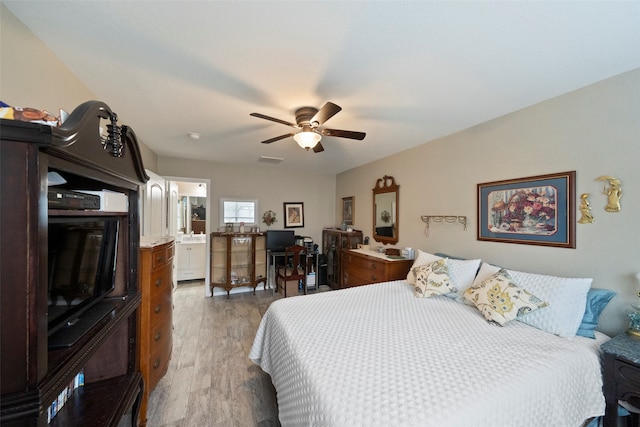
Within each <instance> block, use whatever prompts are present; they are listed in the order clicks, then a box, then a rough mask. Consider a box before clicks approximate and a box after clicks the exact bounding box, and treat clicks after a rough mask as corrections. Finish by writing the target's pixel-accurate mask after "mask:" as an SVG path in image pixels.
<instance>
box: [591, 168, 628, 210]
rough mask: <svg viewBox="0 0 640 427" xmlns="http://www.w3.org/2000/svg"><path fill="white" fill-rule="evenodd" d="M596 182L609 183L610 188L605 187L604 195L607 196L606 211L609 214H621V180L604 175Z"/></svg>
mask: <svg viewBox="0 0 640 427" xmlns="http://www.w3.org/2000/svg"><path fill="white" fill-rule="evenodd" d="M596 181H607V182H609V187H608V188H607V187H606V186H605V187H604V190H603V191H602V194H605V195H606V196H607V206H605V208H604V210H605V211H607V212H620V197H622V186H621V183H620V180H619V179H617V178H614V177H612V176H606V175H603V176H601V177H598V178H596Z"/></svg>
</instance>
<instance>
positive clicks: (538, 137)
mask: <svg viewBox="0 0 640 427" xmlns="http://www.w3.org/2000/svg"><path fill="white" fill-rule="evenodd" d="M638 94H640V69H636V70H633V71H630V72H627V73H625V74H622V75H620V76H617V77H615V78H611V79H608V80H605V81H603V82H600V83H597V84H594V85H591V86H589V87H586V88H583V89H580V90H577V91H575V92H572V93H569V94H566V95H563V96H559V97H557V98H554V99H551V100H548V101H545V102H542V103H540V104H537V105H534V106H532V107H529V108H526V109H523V110H521V111H517V112H514V113H512V114H509V115H506V116H504V117H501V118H498V119H495V120H492V121H489V122H486V123H483V124H481V125H479V126H475V127H473V128H470V129H467V130H465V131H463V132H459V133H456V134H453V135H450V136H447V137H444V138H441V139H439V140H436V141H433V142H429V143H427V144H424V145H421V146H419V147H416V148H413V149H410V150H407V151H405V152H401V153H398V154H396V155H394V156H391V157H388V158H386V159H383V160H380V161H377V162H374V163H371V164H369V165H365V166H362V167H360V168H356V169H353V170H350V171H347V172H344V173H342V174H339V175H338V177H337V183H336V187H337V191H336V201H339V200H341V198H342V197H349V196H355V202H356V209H355V212H356V218H355V221H354V222H355V224H356V228H362V229H363V230H364V231H365V235H371V230H372V218H371V209H372V203H373V202H372V196H371V189H372V188H373V186H374V184H375V182H376V179H377V178H381V177H382V176H383V175H392V176H394V177H395V178H396V182H397V184H398V185H400V204H399V207H400V236H399V237H400V241H399V242H398V245H397V247H414V248H419V249H422V250H425V251H430V252H445V253H449V254H452V255H457V256H462V257H478V256H479V257H481V258H483V259H484V260H486V261H488V262H494V263H497V264H500V265H502V266H505V267H508V268H512V269H519V270H523V271H529V272H539V273H546V274H554V275H562V276H570V277H592V278H594V282H593V286H594V287H602V288H608V289H614V290H616V291H617V292H618V295H617V296H616V297H615V298H614V300H613V301H612V302H611V303H610V304H609V306H608V307H607V309H606V311H605V312H604V313H603V318H602V319H601V329H602V330H603V331H604V332H605V333H610V334H613V333H617V332H620V331H622V330H624V329H625V328H626V327H627V325H628V322H627V319H626V317H625V314H624V310H625V309H626V308H627V306H628V304H630V303H631V302H634V303H639V302H640V300H639V299H638V297H637V296H636V292H637V290H638V289H639V288H640V285H639V284H638V282H637V281H636V280H635V278H634V274H635V273H636V272H639V271H640V245H639V244H638V238H640V221H638V218H639V217H640V216H639V215H638V213H639V212H640V200H639V198H638V195H639V194H640V168H639V167H638V161H639V160H640V97H639V96H638ZM571 170H575V171H576V175H577V177H576V193H577V195H576V198H577V199H579V196H580V194H582V193H591V198H590V200H591V207H592V213H593V215H594V217H595V223H593V224H576V234H577V235H576V242H577V243H576V245H577V248H576V249H561V248H550V247H542V246H530V245H520V244H507V243H496V242H484V241H478V240H477V239H476V234H477V219H476V203H477V202H476V200H477V198H476V190H477V187H476V185H477V184H478V183H484V182H491V181H497V180H502V179H511V178H520V177H527V176H533V175H541V174H547V173H554V172H564V171H571ZM601 175H612V176H614V177H616V178H619V179H620V180H621V181H622V189H623V196H622V200H621V204H622V211H621V212H619V213H607V212H605V211H604V206H605V205H606V196H604V195H603V194H601V193H602V189H603V183H602V182H596V181H595V179H596V178H598V177H599V176H601ZM576 206H579V200H578V201H576ZM577 214H578V217H579V212H578V213H577ZM340 215H341V214H340V207H339V206H337V207H336V217H337V218H339V217H340ZM420 215H466V216H467V217H468V220H469V224H468V226H467V230H466V231H464V230H463V228H462V226H461V225H459V224H432V225H431V226H430V230H429V236H428V237H427V236H425V234H424V230H425V224H424V223H423V222H422V221H421V220H420Z"/></svg>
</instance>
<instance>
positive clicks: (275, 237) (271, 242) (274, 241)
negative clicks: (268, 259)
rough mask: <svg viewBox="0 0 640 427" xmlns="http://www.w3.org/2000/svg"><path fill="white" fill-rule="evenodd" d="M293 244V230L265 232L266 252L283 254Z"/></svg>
mask: <svg viewBox="0 0 640 427" xmlns="http://www.w3.org/2000/svg"><path fill="white" fill-rule="evenodd" d="M294 242H295V235H294V232H293V230H267V250H269V251H271V252H284V250H285V249H286V248H288V247H289V246H293V244H294Z"/></svg>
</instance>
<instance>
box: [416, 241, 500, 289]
mask: <svg viewBox="0 0 640 427" xmlns="http://www.w3.org/2000/svg"><path fill="white" fill-rule="evenodd" d="M441 259H445V258H442V257H439V256H437V255H433V254H430V253H428V252H423V251H421V250H420V249H418V256H417V257H416V260H415V261H414V262H413V266H411V270H409V273H408V274H407V282H409V283H411V284H412V285H414V286H415V284H416V276H415V271H414V269H415V268H416V267H420V266H422V265H427V264H431V263H432V262H434V261H438V260H441ZM446 260H447V266H448V267H449V277H450V278H451V284H452V285H453V287H455V288H456V289H457V291H456V292H451V293H449V294H447V296H448V297H449V298H455V299H456V301H458V302H463V301H464V298H463V296H462V294H464V291H466V290H467V289H469V288H470V287H471V285H472V284H473V279H474V278H475V277H476V272H477V271H478V266H479V265H480V260H479V259H468V260H458V259H451V258H446ZM496 271H497V270H496Z"/></svg>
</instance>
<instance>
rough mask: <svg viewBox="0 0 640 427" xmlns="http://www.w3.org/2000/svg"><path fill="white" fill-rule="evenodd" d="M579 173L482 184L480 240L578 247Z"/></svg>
mask: <svg viewBox="0 0 640 427" xmlns="http://www.w3.org/2000/svg"><path fill="white" fill-rule="evenodd" d="M575 175H576V173H575V171H571V172H562V173H555V174H548V175H539V176H532V177H527V178H518V179H509V180H504V181H495V182H487V183H483V184H478V240H489V241H496V242H506V243H521V244H526V245H542V246H555V247H562V248H575V247H576V241H575V227H574V218H575Z"/></svg>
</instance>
